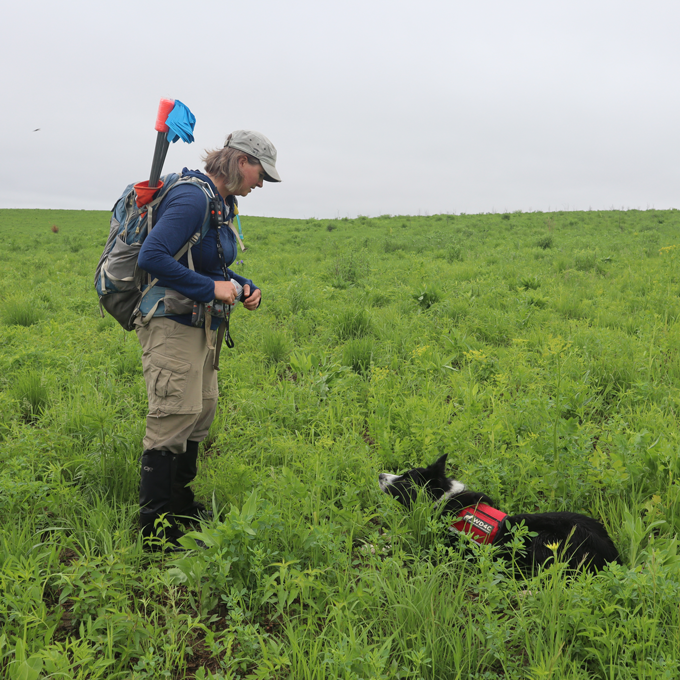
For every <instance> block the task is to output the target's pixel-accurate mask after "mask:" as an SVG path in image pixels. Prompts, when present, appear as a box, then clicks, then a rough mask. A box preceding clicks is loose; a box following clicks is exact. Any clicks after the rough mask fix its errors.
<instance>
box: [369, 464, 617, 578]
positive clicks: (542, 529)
mask: <svg viewBox="0 0 680 680" xmlns="http://www.w3.org/2000/svg"><path fill="white" fill-rule="evenodd" d="M446 458H447V454H444V455H443V456H442V457H441V458H439V460H437V461H436V462H434V463H432V465H430V466H428V467H426V468H414V469H413V470H409V471H408V472H405V473H404V474H403V475H390V474H387V473H385V472H383V473H381V474H380V475H379V476H378V480H379V482H380V488H381V489H382V490H383V491H384V492H385V493H388V494H390V495H391V496H393V497H394V498H396V499H397V500H398V501H399V502H400V503H401V504H402V505H405V506H406V507H410V505H411V504H412V503H413V502H414V501H415V499H416V497H417V495H418V492H419V491H420V490H421V489H422V490H423V491H424V492H426V493H427V494H428V495H429V496H430V497H431V498H432V500H433V501H434V502H435V503H437V504H438V505H443V509H442V513H443V514H444V515H449V516H453V518H452V524H451V531H452V533H454V534H456V533H466V534H469V535H470V536H471V537H472V538H473V539H474V540H475V541H476V542H477V543H493V544H494V545H499V546H507V545H508V544H509V543H510V542H511V541H512V540H513V534H512V532H510V531H509V528H510V527H511V526H512V525H515V524H519V523H520V522H524V525H525V526H526V528H527V529H528V530H529V534H530V535H526V536H525V538H524V549H523V550H522V551H518V553H517V554H516V556H515V559H516V560H517V563H518V565H519V567H520V568H522V569H523V570H525V571H531V570H532V569H534V568H535V567H539V566H541V565H543V564H545V563H546V562H547V561H548V560H549V559H551V558H554V556H555V555H556V554H557V556H558V558H559V559H560V560H562V561H564V562H566V563H568V565H569V567H570V568H571V569H580V568H583V569H586V570H587V571H591V572H596V571H598V570H599V569H601V568H602V567H604V565H605V564H607V563H608V562H618V563H619V564H621V558H620V557H619V553H618V551H617V550H616V547H615V546H614V543H613V542H612V540H611V538H610V537H609V534H607V531H606V529H605V528H604V526H602V524H601V523H600V522H599V521H598V520H596V519H593V518H592V517H588V516H587V515H580V514H578V513H575V512H542V513H536V514H531V513H528V514H521V515H506V514H505V513H502V512H500V511H499V510H496V509H495V508H494V507H493V501H492V500H491V499H490V498H489V497H488V496H486V495H484V494H483V493H477V492H475V491H470V490H469V489H468V488H467V487H466V486H465V484H463V483H462V482H459V481H457V480H455V479H451V478H449V477H447V476H446ZM531 534H533V535H531Z"/></svg>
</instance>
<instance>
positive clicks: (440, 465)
mask: <svg viewBox="0 0 680 680" xmlns="http://www.w3.org/2000/svg"><path fill="white" fill-rule="evenodd" d="M448 456H449V454H448V453H445V454H444V455H443V456H441V458H437V460H436V461H435V462H434V463H432V465H430V468H431V469H433V470H437V471H440V472H441V473H442V475H444V476H446V459H447V458H448Z"/></svg>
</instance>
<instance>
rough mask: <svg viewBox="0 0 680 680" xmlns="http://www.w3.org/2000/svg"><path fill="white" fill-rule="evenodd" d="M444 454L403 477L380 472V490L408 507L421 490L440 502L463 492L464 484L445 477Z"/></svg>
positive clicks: (445, 455)
mask: <svg viewBox="0 0 680 680" xmlns="http://www.w3.org/2000/svg"><path fill="white" fill-rule="evenodd" d="M447 455H448V454H446V453H445V454H444V455H443V456H442V457H441V458H439V459H437V460H436V461H435V462H434V463H432V465H428V466H427V467H425V468H421V467H420V468H413V470H409V471H408V472H405V473H404V474H403V475H390V474H388V473H387V472H381V473H380V474H379V475H378V482H379V484H380V488H381V489H382V490H383V491H384V492H385V493H388V494H390V496H393V497H394V498H396V499H397V500H398V501H399V502H400V503H401V504H402V505H405V506H406V507H408V506H410V505H411V503H413V501H415V499H416V497H417V496H418V492H419V490H421V489H423V490H424V491H425V492H426V493H427V494H428V495H429V496H431V497H432V500H434V501H442V500H445V499H446V498H450V497H451V496H455V495H456V494H459V493H461V492H463V491H465V488H466V487H465V484H463V483H462V482H459V481H457V480H455V479H449V478H448V477H447V476H446V458H447Z"/></svg>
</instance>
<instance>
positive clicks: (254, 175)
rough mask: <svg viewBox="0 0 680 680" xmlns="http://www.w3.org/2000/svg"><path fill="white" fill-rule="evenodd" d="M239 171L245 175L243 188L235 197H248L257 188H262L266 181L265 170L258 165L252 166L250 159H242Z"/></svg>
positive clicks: (239, 163) (242, 181) (236, 192)
mask: <svg viewBox="0 0 680 680" xmlns="http://www.w3.org/2000/svg"><path fill="white" fill-rule="evenodd" d="M238 167H239V170H240V171H241V174H242V175H243V179H242V180H241V186H240V187H239V188H238V189H237V190H236V191H235V192H234V195H235V196H247V195H248V194H249V193H250V192H251V191H252V190H253V189H254V188H255V187H261V186H262V182H263V181H264V176H265V172H264V168H263V167H262V166H261V165H260V164H259V163H258V164H257V165H251V164H250V163H248V159H247V158H245V157H242V158H240V159H239V162H238Z"/></svg>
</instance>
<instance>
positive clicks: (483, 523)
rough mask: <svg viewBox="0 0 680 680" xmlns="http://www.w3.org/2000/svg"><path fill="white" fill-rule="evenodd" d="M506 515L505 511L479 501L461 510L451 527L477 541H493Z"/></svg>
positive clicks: (483, 542)
mask: <svg viewBox="0 0 680 680" xmlns="http://www.w3.org/2000/svg"><path fill="white" fill-rule="evenodd" d="M506 517H507V515H506V514H505V513H504V512H501V511H500V510H496V508H492V507H491V506H490V505H485V504H484V503H479V504H478V505H472V506H470V507H469V508H465V509H463V510H461V511H460V512H459V513H458V514H457V515H456V520H455V521H454V522H453V524H452V525H451V527H450V528H451V531H454V532H456V533H459V534H469V535H470V536H471V538H472V540H473V541H476V542H477V543H481V544H485V543H493V541H494V539H495V538H496V535H497V534H498V530H499V529H500V528H501V525H502V524H503V521H504V520H505V518H506Z"/></svg>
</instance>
